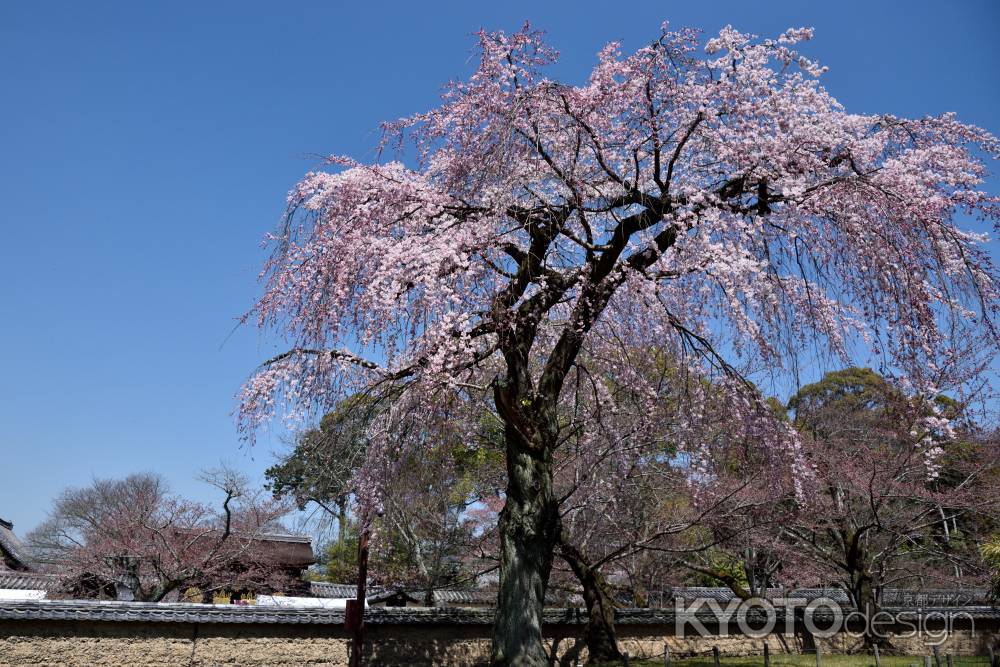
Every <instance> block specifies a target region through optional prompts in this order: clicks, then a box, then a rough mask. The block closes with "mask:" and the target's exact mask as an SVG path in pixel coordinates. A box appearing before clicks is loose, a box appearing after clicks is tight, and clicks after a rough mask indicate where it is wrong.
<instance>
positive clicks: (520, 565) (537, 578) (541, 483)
mask: <svg viewBox="0 0 1000 667" xmlns="http://www.w3.org/2000/svg"><path fill="white" fill-rule="evenodd" d="M513 430H514V428H513V427H512V426H510V425H508V426H507V431H508V433H507V503H506V505H505V506H504V509H503V511H502V512H501V514H500V592H499V596H498V600H497V615H496V621H495V623H494V626H493V664H494V665H497V666H500V665H503V666H504V667H508V666H510V667H536V666H539V667H540V666H542V665H548V664H549V659H548V656H547V655H546V652H545V647H544V646H543V644H542V609H543V607H544V604H545V589H546V587H547V586H548V583H549V574H550V572H551V570H552V558H553V549H554V548H555V544H556V540H557V538H558V535H559V509H558V505H557V502H556V500H555V498H554V497H553V493H552V459H551V456H550V455H549V454H547V453H542V454H539V453H530V452H526V451H524V449H523V448H520V447H518V446H517V445H518V443H517V440H518V437H517V435H516V434H514V433H511V431H513Z"/></svg>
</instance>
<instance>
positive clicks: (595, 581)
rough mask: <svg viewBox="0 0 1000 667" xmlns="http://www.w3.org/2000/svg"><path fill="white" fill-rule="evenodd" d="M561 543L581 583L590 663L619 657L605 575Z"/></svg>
mask: <svg viewBox="0 0 1000 667" xmlns="http://www.w3.org/2000/svg"><path fill="white" fill-rule="evenodd" d="M560 544H561V549H560V551H561V553H562V556H563V559H564V560H565V561H566V562H567V563H569V566H570V568H571V569H572V570H573V574H574V575H576V578H577V579H578V580H579V581H580V584H581V585H582V586H583V601H584V603H585V604H586V605H587V629H586V631H585V635H584V639H585V641H586V642H587V653H588V654H589V655H588V659H589V660H590V661H591V662H593V661H602V662H610V661H620V660H622V658H623V656H622V653H621V651H619V650H618V639H617V637H616V635H615V608H614V603H613V601H612V599H611V593H610V592H609V590H608V585H607V581H605V579H604V575H603V574H601V571H600V570H599V569H597V568H594V567H592V566H591V564H590V563H589V562H588V561H587V559H586V557H584V555H583V553H582V552H580V550H579V549H577V548H576V547H575V546H573V545H572V544H568V543H567V542H565V541H562V542H560Z"/></svg>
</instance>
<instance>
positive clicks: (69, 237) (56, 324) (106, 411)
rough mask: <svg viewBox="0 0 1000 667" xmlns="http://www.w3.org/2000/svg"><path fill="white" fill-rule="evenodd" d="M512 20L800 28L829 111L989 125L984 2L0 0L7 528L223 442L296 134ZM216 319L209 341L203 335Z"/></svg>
mask: <svg viewBox="0 0 1000 667" xmlns="http://www.w3.org/2000/svg"><path fill="white" fill-rule="evenodd" d="M525 19H529V20H531V22H532V23H533V24H535V25H536V26H538V27H540V28H544V29H545V30H547V31H548V32H549V34H550V39H551V41H552V42H553V43H554V44H555V45H556V46H557V47H558V48H559V49H560V50H561V52H562V58H563V60H562V62H561V64H560V65H559V66H558V69H557V72H558V74H559V75H560V76H562V77H564V78H568V79H572V80H577V81H579V80H582V79H583V77H584V76H585V75H586V73H587V71H588V69H589V67H590V66H591V64H592V63H593V56H594V53H595V52H596V51H597V50H598V48H599V47H600V46H601V45H602V44H603V43H604V42H606V41H608V40H611V39H621V40H623V41H624V42H625V46H626V47H627V48H631V47H637V46H639V45H641V44H642V43H644V42H646V41H648V40H649V39H652V38H654V37H655V36H656V35H657V30H658V27H659V25H660V23H661V21H663V20H664V19H669V20H670V21H671V23H672V24H673V25H675V26H683V25H689V26H694V27H700V28H704V29H705V30H706V31H709V32H714V31H717V30H718V29H719V28H720V27H722V26H723V25H725V24H727V23H732V24H733V25H734V26H736V27H737V28H739V29H741V30H744V31H750V32H756V33H759V34H767V35H776V34H778V33H779V32H781V31H782V30H784V29H785V28H787V27H790V26H800V25H810V26H814V27H815V28H816V39H815V40H814V41H813V42H811V43H810V44H807V45H806V47H805V49H806V51H807V53H808V54H810V55H811V56H814V57H816V58H818V59H819V60H820V61H821V62H822V63H824V64H826V65H828V66H829V67H830V72H829V74H828V75H827V76H826V77H825V79H824V81H825V84H826V86H827V87H828V88H829V89H830V90H831V91H832V92H833V94H834V95H835V96H836V97H838V98H839V99H840V100H841V101H842V102H843V103H844V104H846V105H847V107H848V108H849V109H851V110H859V111H863V112H887V113H894V114H897V115H901V116H914V115H923V114H927V113H939V112H943V111H956V112H958V114H959V116H960V117H961V118H962V119H963V120H965V121H969V122H973V123H976V124H979V125H982V126H985V127H987V128H989V129H991V130H993V131H994V132H1000V111H998V107H1000V40H998V39H997V34H998V32H1000V3H997V2H996V1H995V0H977V1H973V0H970V1H968V2H961V1H956V2H951V3H941V2H925V1H910V2H906V3H901V2H888V1H877V0H868V1H865V2H824V3H819V2H803V1H801V0H800V1H799V2H746V1H745V0H743V1H741V2H690V0H685V1H683V2H681V1H676V0H671V1H661V2H629V3H617V2H581V1H575V2H569V1H567V2H548V1H545V2H542V1H539V0H534V1H533V2H494V3H489V4H487V3H481V2H468V1H465V2H454V3H432V2H405V3H404V2H398V3H388V2H351V3H344V2H325V3H310V2H297V3H277V2H274V3H269V4H262V3H255V2H247V1H241V2H214V1H213V2H197V3H195V2H183V1H178V2H159V3H153V2H99V3H80V2H65V3H52V2H45V1H41V0H39V1H35V2H5V3H2V5H0V91H2V93H0V226H2V242H0V243H2V245H0V286H2V287H0V308H2V311H0V312H2V314H3V319H2V324H0V517H4V518H8V519H12V520H13V521H14V522H15V524H16V525H17V528H18V532H20V533H24V532H27V531H28V530H29V529H30V528H31V527H33V526H34V525H35V524H36V523H37V522H38V521H40V520H41V519H42V518H43V517H44V515H45V512H46V511H47V509H48V507H49V505H50V502H51V499H52V498H53V497H54V496H55V495H56V494H57V493H58V492H59V491H60V490H61V489H62V488H63V487H65V486H67V485H82V484H86V483H87V482H88V481H89V480H90V479H91V478H92V477H93V476H95V475H96V476H110V475H123V474H126V473H128V472H131V471H136V470H156V471H159V472H161V473H163V474H164V475H165V476H166V477H167V479H168V480H170V482H171V483H172V485H173V486H174V488H175V489H176V490H178V491H181V492H184V493H188V494H191V495H193V496H195V497H206V496H208V495H209V494H208V493H207V492H206V491H205V490H204V489H202V488H201V487H200V486H199V484H198V483H197V482H195V481H194V477H195V475H196V473H197V471H198V470H199V469H200V468H203V467H206V466H211V465H213V464H217V463H218V462H219V460H220V459H226V460H229V461H232V462H234V463H236V464H237V465H238V466H239V467H242V468H244V469H245V470H247V471H248V472H249V473H250V474H252V475H254V476H256V477H259V476H260V473H261V471H262V470H263V469H264V468H265V467H266V465H267V464H268V462H269V461H270V460H271V456H272V452H273V451H274V449H275V448H276V447H279V446H280V443H279V442H278V438H277V437H272V438H270V439H269V438H267V437H265V438H263V439H262V441H261V442H260V443H259V444H258V445H257V447H256V448H255V449H254V450H253V451H250V452H247V451H246V450H245V449H243V448H241V447H240V444H239V441H238V439H237V435H236V430H235V427H234V425H233V420H232V416H231V412H232V409H233V407H234V394H235V392H236V391H237V389H238V388H239V385H240V383H241V382H242V381H243V379H244V378H245V377H246V375H247V374H248V373H249V372H250V371H251V369H252V368H253V367H254V365H255V364H256V363H257V362H258V361H260V360H261V359H262V358H264V357H266V356H267V355H268V354H270V353H271V352H273V351H274V349H275V347H276V345H275V344H274V342H273V341H270V342H269V341H265V340H262V339H261V338H260V337H259V335H258V334H257V332H256V331H254V330H252V329H247V330H240V331H237V332H236V333H235V334H234V335H233V336H232V337H230V338H229V339H228V340H226V339H227V336H228V334H229V333H230V330H231V329H232V327H233V325H234V322H235V318H236V317H238V316H239V315H240V314H241V313H242V312H243V311H244V310H245V309H246V308H247V307H248V306H249V305H250V304H251V302H252V300H253V298H254V295H255V294H256V293H257V289H258V286H257V283H256V275H257V271H258V270H259V267H260V264H261V262H262V260H263V257H264V255H263V251H262V250H261V248H260V246H259V242H260V239H261V237H262V235H263V234H264V233H265V232H266V231H268V230H270V229H272V228H273V227H274V226H275V224H276V223H277V221H278V219H279V216H280V214H281V212H282V208H283V202H284V196H285V193H286V192H287V190H288V189H289V187H290V186H291V185H293V183H294V182H295V181H296V179H297V178H298V177H299V176H300V175H301V174H302V173H303V172H305V171H306V170H307V169H308V168H310V167H311V166H313V165H314V164H315V162H316V161H315V159H314V158H313V157H310V156H313V155H316V154H326V153H333V152H337V153H349V154H353V155H355V156H357V157H361V158H364V157H366V156H368V155H370V150H371V147H372V145H373V143H374V142H375V140H376V138H377V135H376V133H375V128H376V126H377V122H378V121H379V120H382V119H387V118H395V117H398V116H401V115H406V114H409V113H412V112H415V111H420V110H424V109H426V108H428V107H429V106H431V105H432V104H433V103H434V101H435V100H436V98H437V94H438V91H439V90H440V86H441V84H442V83H444V82H445V81H446V80H448V79H449V78H453V77H459V76H462V75H464V74H465V73H467V72H468V70H469V67H470V66H471V61H470V53H471V48H472V45H473V41H472V39H471V38H470V36H469V34H470V33H471V32H473V31H475V30H477V29H478V28H480V27H486V28H491V29H492V28H501V29H507V30H511V29H515V28H517V27H518V26H519V25H520V24H521V23H522V22H523V21H524V20H525ZM224 341H225V344H224V345H223V342H224Z"/></svg>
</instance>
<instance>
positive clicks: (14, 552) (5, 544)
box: [0, 519, 31, 570]
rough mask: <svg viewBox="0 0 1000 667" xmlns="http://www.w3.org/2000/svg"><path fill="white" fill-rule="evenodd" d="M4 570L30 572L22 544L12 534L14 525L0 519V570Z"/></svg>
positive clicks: (28, 560)
mask: <svg viewBox="0 0 1000 667" xmlns="http://www.w3.org/2000/svg"><path fill="white" fill-rule="evenodd" d="M4 568H5V569H9V570H30V569H31V561H30V559H29V558H28V553H27V550H26V549H25V548H24V543H22V542H21V540H19V539H18V537H17V535H15V534H14V524H13V523H11V522H10V521H6V520H4V519H0V569H4Z"/></svg>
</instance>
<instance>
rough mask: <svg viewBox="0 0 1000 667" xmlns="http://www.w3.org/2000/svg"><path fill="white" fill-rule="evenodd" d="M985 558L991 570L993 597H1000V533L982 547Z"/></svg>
mask: <svg viewBox="0 0 1000 667" xmlns="http://www.w3.org/2000/svg"><path fill="white" fill-rule="evenodd" d="M980 550H981V552H982V554H983V560H984V561H985V562H986V566H987V567H988V568H989V571H990V584H991V588H992V589H993V590H992V593H993V597H994V598H1000V535H995V536H994V537H993V538H992V539H991V540H989V541H988V542H986V543H985V544H983V546H982V547H981V549H980Z"/></svg>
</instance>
